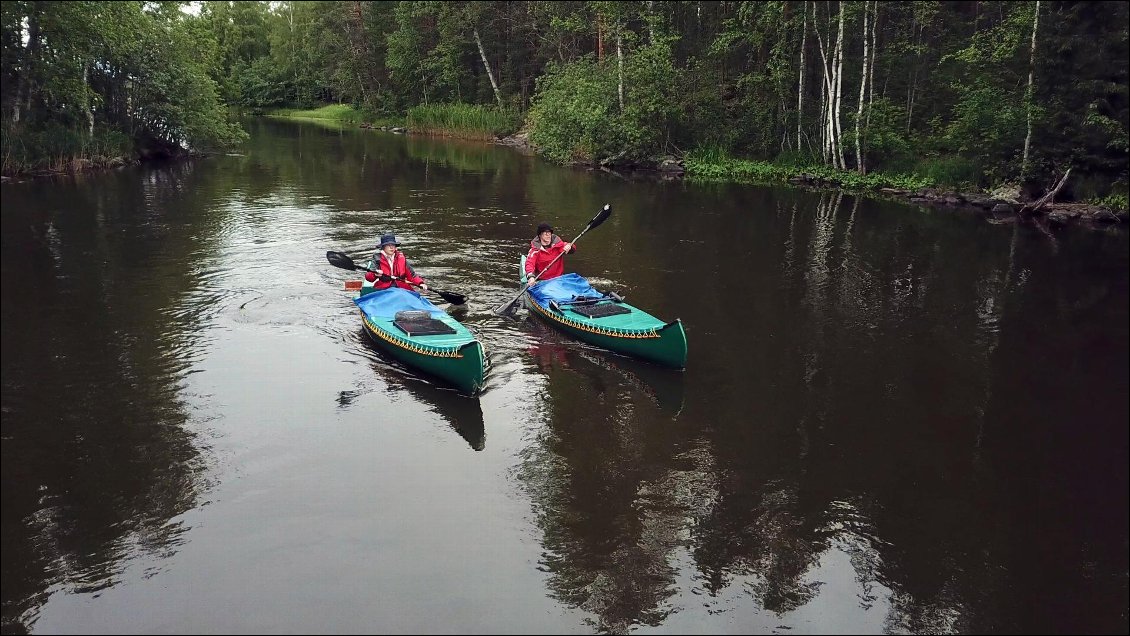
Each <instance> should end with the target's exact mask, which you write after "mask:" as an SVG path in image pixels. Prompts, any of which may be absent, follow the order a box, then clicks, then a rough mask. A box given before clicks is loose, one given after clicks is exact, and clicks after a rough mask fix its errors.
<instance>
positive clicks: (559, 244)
mask: <svg viewBox="0 0 1130 636" xmlns="http://www.w3.org/2000/svg"><path fill="white" fill-rule="evenodd" d="M571 247H572V249H570V250H569V253H570V254H572V253H573V252H576V251H577V246H576V245H573V246H571ZM564 249H565V241H562V240H561V237H559V236H557V235H556V234H554V235H553V238H551V239H550V240H549V247H542V245H541V241H540V240H538V237H536V236H535V237H534V240H532V241H530V253H529V254H526V277H527V278H529V277H531V276H533V275H534V274H540V276H538V280H539V281H542V280H549V279H551V278H557V277H558V276H560V275H562V274H564V273H565V259H564V258H558V259H557V262H556V263H554V264H553V267H550V268H549V270H548V271H546V269H545V268H546V266H548V265H549V262H550V261H552V260H553V259H555V258H557V255H558V254H560V253H561V251H562V250H564ZM543 272H544V273H543Z"/></svg>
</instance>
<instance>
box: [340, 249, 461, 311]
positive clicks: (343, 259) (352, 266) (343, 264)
mask: <svg viewBox="0 0 1130 636" xmlns="http://www.w3.org/2000/svg"><path fill="white" fill-rule="evenodd" d="M326 260H328V261H329V262H330V265H333V266H334V267H340V268H342V269H348V270H350V271H356V270H361V271H363V272H372V273H373V274H376V275H377V276H379V277H380V279H381V280H382V281H385V282H388V281H393V280H402V281H404V282H406V283H408V284H409V285H412V286H413V287H419V285H417V284H416V283H413V282H412V281H410V280H405V279H404V278H402V277H394V276H389V275H388V274H382V273H381V272H376V271H373V270H371V269H369V268H368V267H362V266H360V265H358V264H357V263H354V262H353V259H352V258H349V255H348V254H343V253H342V252H326ZM428 291H433V292H435V293H437V294H439V296H440V298H442V299H444V300H446V301H447V302H449V303H451V304H452V305H462V304H463V303H465V302H467V297H466V296H464V295H463V294H457V293H455V292H449V291H443V290H440V289H430V288H429V289H428Z"/></svg>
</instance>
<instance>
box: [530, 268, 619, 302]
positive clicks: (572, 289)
mask: <svg viewBox="0 0 1130 636" xmlns="http://www.w3.org/2000/svg"><path fill="white" fill-rule="evenodd" d="M529 292H530V296H532V297H533V299H534V301H535V302H537V304H539V305H541V306H542V307H548V306H549V301H551V300H555V301H557V302H559V303H562V302H565V301H568V300H573V299H574V298H576V297H577V296H588V297H589V298H603V297H604V294H603V293H601V292H599V291H597V290H596V289H595V288H593V286H592V285H590V284H589V282H588V281H587V280H585V279H584V277H582V276H581V275H580V274H577V273H574V272H570V273H568V274H562V275H561V276H558V277H557V278H551V279H549V280H544V281H539V282H537V283H535V284H534V285H533V286H532V287H530V288H529Z"/></svg>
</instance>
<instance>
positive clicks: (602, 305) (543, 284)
mask: <svg viewBox="0 0 1130 636" xmlns="http://www.w3.org/2000/svg"><path fill="white" fill-rule="evenodd" d="M520 266H521V268H520V269H519V271H520V272H522V281H523V282H525V267H524V266H525V257H523V258H522V262H521V263H520ZM525 300H526V305H527V307H529V309H530V311H532V312H533V313H534V314H536V315H537V316H538V317H540V318H542V319H543V320H545V321H546V322H548V323H549V324H550V325H552V326H554V327H556V328H557V329H560V330H561V331H564V332H565V333H568V334H570V335H572V336H574V337H576V338H578V339H580V340H583V341H585V342H588V343H590V344H594V345H596V346H598V347H603V348H605V349H609V350H612V351H615V352H617V353H622V354H625V355H629V356H633V357H636V358H641V359H643V360H649V361H651V362H655V363H658V364H662V365H664V366H668V367H673V368H676V369H682V368H684V367H686V366H687V335H686V333H685V332H684V331H683V323H682V322H681V321H680V320H679V319H678V318H676V319H675V320H673V321H671V322H663V321H662V320H660V319H658V318H656V317H655V316H652V315H651V314H649V313H647V312H646V311H643V310H642V309H639V308H638V307H633V306H632V305H629V304H628V303H626V302H624V301H623V300H622V299H620V298H619V297H617V296H616V295H615V294H603V293H601V292H599V291H597V290H596V289H594V288H593V287H592V286H591V285H589V283H588V281H587V280H585V279H584V278H583V277H582V276H580V275H578V274H565V275H563V276H558V277H557V278H552V279H550V280H546V281H539V282H537V283H534V284H533V285H531V286H530V287H529V288H528V289H527V290H526V293H525Z"/></svg>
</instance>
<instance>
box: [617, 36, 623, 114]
mask: <svg viewBox="0 0 1130 636" xmlns="http://www.w3.org/2000/svg"><path fill="white" fill-rule="evenodd" d="M621 29H622V27H621V25H620V23H619V22H617V23H616V73H617V75H618V79H619V82H617V86H616V90H617V92H618V93H619V94H620V113H621V114H623V112H624V37H623V36H622V35H621V33H620V31H621Z"/></svg>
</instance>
